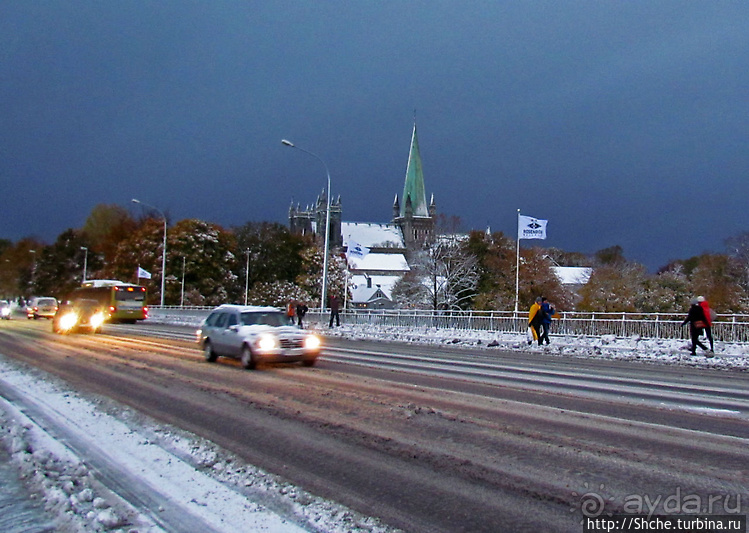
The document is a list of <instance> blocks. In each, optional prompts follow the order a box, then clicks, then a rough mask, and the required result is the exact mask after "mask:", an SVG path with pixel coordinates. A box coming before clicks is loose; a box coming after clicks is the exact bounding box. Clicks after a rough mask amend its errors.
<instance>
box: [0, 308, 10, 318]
mask: <svg viewBox="0 0 749 533" xmlns="http://www.w3.org/2000/svg"><path fill="white" fill-rule="evenodd" d="M0 313H2V315H3V316H8V315H9V314H10V307H3V308H2V310H0Z"/></svg>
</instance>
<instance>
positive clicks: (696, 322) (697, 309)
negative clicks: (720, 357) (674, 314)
mask: <svg viewBox="0 0 749 533" xmlns="http://www.w3.org/2000/svg"><path fill="white" fill-rule="evenodd" d="M686 324H689V336H690V337H691V338H692V346H691V348H690V350H689V351H690V353H691V354H692V355H696V354H695V352H696V351H697V346H699V347H700V348H702V349H703V350H705V351H706V352H707V351H708V348H707V346H705V345H704V344H702V343H701V342H700V335H702V330H703V329H705V327H706V326H707V319H706V318H705V311H704V310H703V309H702V307H701V306H700V304H699V302H697V300H693V301H692V305H691V307H690V308H689V314H687V318H685V319H684V322H682V323H681V325H682V326H684V325H686ZM707 357H712V355H708V356H707Z"/></svg>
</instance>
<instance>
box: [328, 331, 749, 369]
mask: <svg viewBox="0 0 749 533" xmlns="http://www.w3.org/2000/svg"><path fill="white" fill-rule="evenodd" d="M320 332H321V333H323V334H325V335H330V336H337V337H346V338H348V339H361V340H381V341H398V342H407V343H412V344H436V345H450V346H455V347H461V346H463V347H470V348H484V349H486V350H487V352H490V351H491V350H509V351H523V352H534V353H542V354H545V355H548V356H556V357H574V358H596V359H620V360H630V361H640V362H650V363H656V364H666V365H684V366H691V367H701V368H716V369H718V368H719V369H733V370H749V344H739V343H723V342H716V343H715V354H714V357H710V358H708V357H705V354H704V352H703V353H701V352H700V351H698V352H697V355H696V356H691V355H690V354H689V346H690V342H689V341H687V340H684V339H645V338H641V337H617V336H615V335H604V336H602V337H587V336H561V335H552V336H551V344H550V345H548V346H547V345H544V346H538V345H537V344H536V343H533V344H531V345H530V346H529V345H528V343H527V341H526V339H525V336H523V335H519V334H517V333H502V332H496V331H479V330H460V329H438V328H411V329H406V328H400V327H395V326H392V327H383V326H380V327H378V326H371V325H366V326H362V325H342V326H341V327H340V328H333V329H328V328H321V329H320ZM703 342H707V341H704V339H703ZM708 355H711V354H708Z"/></svg>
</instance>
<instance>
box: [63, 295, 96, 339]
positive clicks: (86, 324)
mask: <svg viewBox="0 0 749 533" xmlns="http://www.w3.org/2000/svg"><path fill="white" fill-rule="evenodd" d="M106 319H107V313H106V310H105V309H104V308H103V307H102V305H101V304H100V303H99V302H98V301H96V300H74V301H72V302H71V301H66V302H63V303H62V304H60V307H59V309H58V310H57V313H56V314H55V317H54V319H52V331H53V332H55V333H63V334H66V333H73V332H77V331H89V332H91V333H96V332H97V331H99V330H100V329H101V326H102V324H104V322H105V321H106Z"/></svg>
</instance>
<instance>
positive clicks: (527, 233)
mask: <svg viewBox="0 0 749 533" xmlns="http://www.w3.org/2000/svg"><path fill="white" fill-rule="evenodd" d="M548 222H549V221H548V220H541V219H538V218H533V217H527V216H525V215H521V214H518V239H545V238H546V224H547V223H548Z"/></svg>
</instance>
